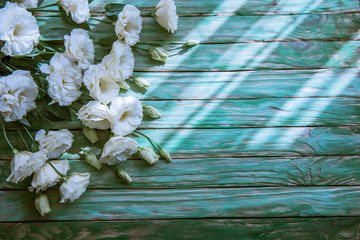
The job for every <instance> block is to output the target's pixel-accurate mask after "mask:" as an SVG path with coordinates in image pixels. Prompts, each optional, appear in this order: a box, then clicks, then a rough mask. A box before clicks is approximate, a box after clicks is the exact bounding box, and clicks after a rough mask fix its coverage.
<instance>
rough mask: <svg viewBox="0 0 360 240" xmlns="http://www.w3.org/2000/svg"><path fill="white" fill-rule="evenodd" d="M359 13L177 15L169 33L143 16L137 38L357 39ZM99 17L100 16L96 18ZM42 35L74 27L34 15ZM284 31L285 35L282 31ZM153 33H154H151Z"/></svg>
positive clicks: (101, 27)
mask: <svg viewBox="0 0 360 240" xmlns="http://www.w3.org/2000/svg"><path fill="white" fill-rule="evenodd" d="M359 17H360V14H357V13H351V14H308V15H290V16H289V15H281V16H208V17H184V18H180V21H179V24H178V30H177V31H176V32H175V33H174V34H169V33H168V32H167V31H166V30H165V29H163V28H162V27H161V26H160V25H159V24H158V23H157V22H156V20H155V19H154V18H151V17H144V18H143V23H142V27H143V30H142V32H141V35H140V41H141V42H142V43H146V42H149V41H156V40H157V41H186V40H187V39H198V40H200V41H201V43H224V42H228V43H229V42H251V41H294V40H299V39H301V40H320V39H323V40H326V41H328V40H336V39H337V40H342V39H349V40H350V39H358V35H357V32H358V30H359ZM97 18H98V19H100V18H101V17H97ZM37 22H38V25H39V27H40V32H41V33H42V38H44V39H47V40H63V39H64V34H69V33H70V30H71V29H72V28H73V27H74V26H70V25H68V24H66V23H65V22H63V21H62V20H61V19H60V17H56V16H54V17H51V18H49V17H44V16H37ZM89 24H90V27H91V29H92V30H91V31H90V32H89V33H90V36H91V38H92V39H93V40H94V41H95V42H98V41H99V39H102V38H109V37H115V27H114V26H112V25H110V24H106V23H102V22H99V21H96V20H90V21H89ZM284 32H286V33H287V34H284ZM154 33H156V34H154Z"/></svg>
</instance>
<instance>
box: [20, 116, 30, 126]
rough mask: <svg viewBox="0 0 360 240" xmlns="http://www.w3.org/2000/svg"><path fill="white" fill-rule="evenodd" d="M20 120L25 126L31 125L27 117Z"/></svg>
mask: <svg viewBox="0 0 360 240" xmlns="http://www.w3.org/2000/svg"><path fill="white" fill-rule="evenodd" d="M19 122H21V123H22V124H24V125H25V126H28V127H31V125H30V122H29V120H27V119H26V118H23V119H20V120H19Z"/></svg>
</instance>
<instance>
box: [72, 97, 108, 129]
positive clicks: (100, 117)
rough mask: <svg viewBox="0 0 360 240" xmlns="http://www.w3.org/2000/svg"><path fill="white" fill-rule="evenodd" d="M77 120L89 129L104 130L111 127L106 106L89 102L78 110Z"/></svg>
mask: <svg viewBox="0 0 360 240" xmlns="http://www.w3.org/2000/svg"><path fill="white" fill-rule="evenodd" d="M78 119H80V120H81V122H82V123H83V124H84V125H85V126H87V127H89V128H96V129H101V130H105V129H109V128H110V126H111V122H112V115H111V113H110V110H109V108H108V106H106V105H105V104H102V103H100V102H96V101H91V102H88V103H87V104H86V105H84V106H82V107H81V108H80V109H79V112H78Z"/></svg>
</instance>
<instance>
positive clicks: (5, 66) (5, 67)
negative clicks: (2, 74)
mask: <svg viewBox="0 0 360 240" xmlns="http://www.w3.org/2000/svg"><path fill="white" fill-rule="evenodd" d="M0 65H1V66H2V67H3V68H4V69H5V70H7V71H9V72H10V73H12V72H13V71H14V70H13V69H11V68H10V67H9V66H7V65H5V63H3V62H2V61H0Z"/></svg>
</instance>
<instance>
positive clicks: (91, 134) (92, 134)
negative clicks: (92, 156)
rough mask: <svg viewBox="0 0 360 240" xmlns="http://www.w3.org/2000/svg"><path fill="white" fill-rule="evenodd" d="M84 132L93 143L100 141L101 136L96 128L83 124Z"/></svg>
mask: <svg viewBox="0 0 360 240" xmlns="http://www.w3.org/2000/svg"><path fill="white" fill-rule="evenodd" d="M82 132H83V134H84V135H85V137H87V139H89V141H90V142H91V143H96V142H97V141H99V138H98V136H97V134H96V131H95V130H94V129H91V128H88V127H85V126H83V128H82Z"/></svg>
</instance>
